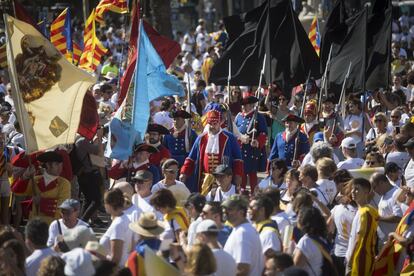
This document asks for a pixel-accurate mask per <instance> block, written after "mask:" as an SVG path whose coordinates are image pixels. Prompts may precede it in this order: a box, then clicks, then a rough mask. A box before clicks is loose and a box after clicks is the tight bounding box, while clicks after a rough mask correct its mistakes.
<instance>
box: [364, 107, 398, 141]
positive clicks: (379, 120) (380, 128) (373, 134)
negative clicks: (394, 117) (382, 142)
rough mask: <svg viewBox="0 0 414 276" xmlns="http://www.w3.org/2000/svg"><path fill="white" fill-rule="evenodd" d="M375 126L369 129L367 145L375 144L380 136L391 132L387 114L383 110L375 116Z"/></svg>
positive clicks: (366, 138)
mask: <svg viewBox="0 0 414 276" xmlns="http://www.w3.org/2000/svg"><path fill="white" fill-rule="evenodd" d="M373 123H374V126H373V127H372V128H371V129H370V130H369V131H368V134H367V135H366V136H365V141H366V142H365V146H367V145H374V144H375V142H376V141H377V139H378V137H380V136H381V135H382V134H391V133H392V130H390V129H389V128H388V127H387V125H388V118H387V115H385V113H383V112H379V113H376V114H375V115H374V118H373Z"/></svg>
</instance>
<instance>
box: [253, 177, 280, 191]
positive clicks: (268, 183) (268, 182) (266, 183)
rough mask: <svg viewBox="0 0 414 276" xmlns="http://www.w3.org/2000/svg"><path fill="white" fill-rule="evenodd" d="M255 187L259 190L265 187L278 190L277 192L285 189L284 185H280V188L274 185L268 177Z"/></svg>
mask: <svg viewBox="0 0 414 276" xmlns="http://www.w3.org/2000/svg"><path fill="white" fill-rule="evenodd" d="M257 187H258V188H259V189H261V190H264V189H266V188H267V187H272V188H278V189H279V190H284V189H287V186H286V183H281V184H280V186H278V185H276V184H275V183H274V182H273V180H272V178H271V177H270V176H268V177H266V178H264V179H262V180H261V181H260V182H259V184H258V185H257Z"/></svg>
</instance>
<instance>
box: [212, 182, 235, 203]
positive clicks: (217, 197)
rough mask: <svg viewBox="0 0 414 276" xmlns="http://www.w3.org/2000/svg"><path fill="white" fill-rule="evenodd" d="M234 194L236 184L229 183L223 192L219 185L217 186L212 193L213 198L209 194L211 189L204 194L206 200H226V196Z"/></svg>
mask: <svg viewBox="0 0 414 276" xmlns="http://www.w3.org/2000/svg"><path fill="white" fill-rule="evenodd" d="M234 194H236V186H234V185H231V187H230V189H229V190H228V191H227V192H223V191H222V190H221V187H218V188H217V190H216V194H215V195H214V198H211V197H212V194H211V190H210V192H208V194H207V196H206V201H218V202H222V201H224V200H226V199H227V198H228V197H230V196H231V195H234Z"/></svg>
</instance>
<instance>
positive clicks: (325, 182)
mask: <svg viewBox="0 0 414 276" xmlns="http://www.w3.org/2000/svg"><path fill="white" fill-rule="evenodd" d="M316 184H318V185H319V189H321V191H323V192H324V193H325V195H327V196H328V200H329V203H332V202H333V200H334V199H335V196H336V193H337V192H338V190H337V189H336V184H335V182H333V181H332V180H329V179H319V180H318V181H316Z"/></svg>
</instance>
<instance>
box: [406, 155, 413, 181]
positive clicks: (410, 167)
mask: <svg viewBox="0 0 414 276" xmlns="http://www.w3.org/2000/svg"><path fill="white" fill-rule="evenodd" d="M404 177H405V181H406V182H407V186H408V187H410V188H414V159H412V158H411V160H410V162H408V164H407V167H406V168H405V171H404Z"/></svg>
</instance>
